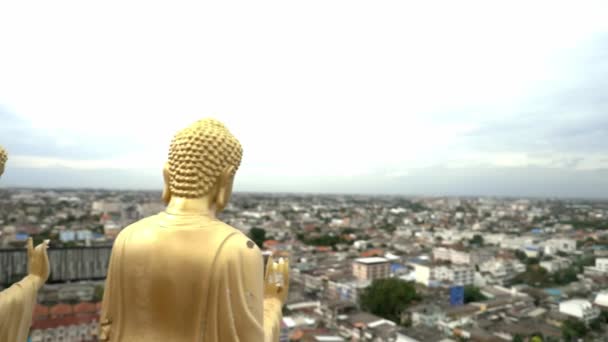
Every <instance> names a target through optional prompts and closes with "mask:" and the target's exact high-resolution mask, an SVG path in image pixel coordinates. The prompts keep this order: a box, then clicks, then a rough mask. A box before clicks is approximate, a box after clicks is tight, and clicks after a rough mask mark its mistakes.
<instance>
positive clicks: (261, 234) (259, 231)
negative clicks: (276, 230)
mask: <svg viewBox="0 0 608 342" xmlns="http://www.w3.org/2000/svg"><path fill="white" fill-rule="evenodd" d="M249 237H250V238H251V240H253V242H255V244H256V245H258V247H260V248H263V246H264V241H266V230H265V229H264V228H251V230H249Z"/></svg>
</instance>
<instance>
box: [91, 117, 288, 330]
mask: <svg viewBox="0 0 608 342" xmlns="http://www.w3.org/2000/svg"><path fill="white" fill-rule="evenodd" d="M241 155H242V149H241V146H240V144H239V142H238V141H237V140H236V138H234V137H233V136H232V135H231V134H230V132H229V131H228V130H227V129H226V128H225V127H224V125H223V124H221V123H220V122H219V121H216V120H213V119H205V120H201V121H198V122H196V123H194V124H193V125H192V126H190V127H188V128H186V129H184V130H182V131H180V132H178V133H177V135H176V136H175V138H174V139H173V141H172V143H171V147H170V153H169V160H168V162H167V163H166V164H165V167H164V170H163V177H164V180H165V186H164V190H163V201H164V202H165V203H166V204H167V208H166V210H165V211H164V212H162V213H159V214H157V215H154V216H151V217H148V218H145V219H143V220H141V221H139V222H136V223H134V224H132V225H130V226H128V227H127V228H125V229H123V230H122V231H121V233H120V234H119V235H118V237H117V239H116V241H115V242H114V246H113V249H112V256H111V259H110V265H109V268H108V276H107V279H106V287H105V292H104V298H103V305H102V317H101V322H104V323H102V324H101V325H100V339H101V340H102V341H203V342H236V341H240V342H249V341H252V342H256V341H260V342H261V341H267V342H271V341H272V342H274V341H278V338H279V329H280V320H281V308H282V306H283V304H284V302H285V299H286V297H287V292H288V285H289V264H288V262H287V260H279V261H278V262H274V261H272V260H270V261H269V262H268V269H267V272H264V265H263V259H262V255H261V251H260V250H259V249H258V247H257V246H256V245H255V244H254V243H252V242H251V241H250V240H249V239H248V238H247V236H245V235H244V234H243V233H241V232H240V231H239V230H237V229H235V228H232V227H230V226H229V225H227V224H225V223H223V222H221V221H219V220H218V219H217V218H216V214H217V213H218V212H220V211H221V210H222V209H223V208H224V207H225V206H226V205H227V203H228V201H229V200H230V196H231V193H232V185H233V181H234V175H235V173H236V170H237V169H238V167H239V164H240V161H241ZM265 273H266V277H265ZM276 279H282V280H280V281H279V282H278V283H277V280H276Z"/></svg>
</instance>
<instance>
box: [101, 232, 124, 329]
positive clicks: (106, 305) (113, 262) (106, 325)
mask: <svg viewBox="0 0 608 342" xmlns="http://www.w3.org/2000/svg"><path fill="white" fill-rule="evenodd" d="M121 244H122V239H121V236H120V235H119V236H118V237H117V239H116V240H115V241H114V246H113V247H112V253H111V254H110V261H109V263H108V270H107V273H106V281H105V283H104V288H103V299H102V301H101V315H100V317H99V340H100V341H109V340H110V338H111V334H112V332H111V329H112V322H113V320H114V319H116V317H114V315H113V313H114V311H115V310H116V307H115V306H116V304H115V301H116V299H117V298H114V296H116V295H117V294H116V293H114V291H113V290H112V289H113V288H114V286H115V282H116V281H117V280H118V279H117V278H116V276H115V275H114V273H116V272H118V271H119V270H118V266H117V262H118V259H119V256H118V253H119V251H120V249H119V248H118V247H117V246H120V245H121Z"/></svg>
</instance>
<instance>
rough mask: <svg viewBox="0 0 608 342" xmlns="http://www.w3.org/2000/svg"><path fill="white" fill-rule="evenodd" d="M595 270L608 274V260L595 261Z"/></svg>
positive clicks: (599, 259)
mask: <svg viewBox="0 0 608 342" xmlns="http://www.w3.org/2000/svg"><path fill="white" fill-rule="evenodd" d="M595 268H596V269H598V270H599V271H601V272H604V273H608V258H597V259H595Z"/></svg>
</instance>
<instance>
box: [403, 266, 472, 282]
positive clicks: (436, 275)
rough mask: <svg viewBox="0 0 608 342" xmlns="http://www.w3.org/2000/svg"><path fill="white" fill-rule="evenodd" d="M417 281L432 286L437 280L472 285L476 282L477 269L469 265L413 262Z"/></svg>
mask: <svg viewBox="0 0 608 342" xmlns="http://www.w3.org/2000/svg"><path fill="white" fill-rule="evenodd" d="M411 265H412V266H413V267H414V271H415V278H416V282H417V283H419V284H423V285H426V286H430V285H431V284H433V283H435V282H441V283H444V284H453V285H472V284H473V283H474V282H475V269H474V268H473V267H469V266H446V265H432V264H420V263H412V264H411Z"/></svg>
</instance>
